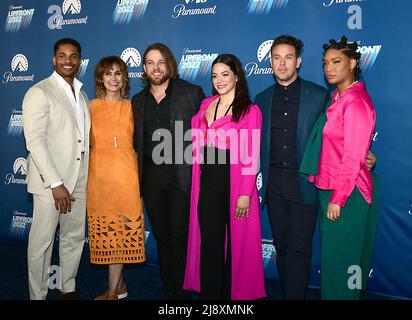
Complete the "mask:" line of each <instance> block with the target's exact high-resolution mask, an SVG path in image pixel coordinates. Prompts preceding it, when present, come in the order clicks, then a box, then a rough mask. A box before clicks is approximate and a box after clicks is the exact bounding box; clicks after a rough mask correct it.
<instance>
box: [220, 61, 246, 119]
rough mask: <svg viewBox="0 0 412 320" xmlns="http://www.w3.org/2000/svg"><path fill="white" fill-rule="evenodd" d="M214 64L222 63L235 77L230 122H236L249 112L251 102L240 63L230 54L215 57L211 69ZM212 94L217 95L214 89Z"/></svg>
mask: <svg viewBox="0 0 412 320" xmlns="http://www.w3.org/2000/svg"><path fill="white" fill-rule="evenodd" d="M216 63H223V64H225V65H227V66H228V67H229V68H230V70H232V71H233V73H234V74H235V76H236V77H237V82H236V88H235V98H234V99H233V103H232V120H233V121H234V122H238V121H239V120H240V119H241V118H242V117H243V116H244V115H245V114H247V113H248V112H249V108H250V104H251V103H252V101H250V96H249V89H248V86H247V82H246V78H245V73H244V72H243V67H242V63H241V62H240V60H239V59H238V58H237V57H236V56H235V55H233V54H230V53H225V54H221V55H219V56H217V58H216V59H215V60H214V61H213V63H212V68H213V66H214V65H215V64H216ZM213 93H214V94H217V91H216V89H215V88H214V87H213Z"/></svg>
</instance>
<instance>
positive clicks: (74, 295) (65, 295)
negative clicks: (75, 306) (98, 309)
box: [56, 291, 82, 300]
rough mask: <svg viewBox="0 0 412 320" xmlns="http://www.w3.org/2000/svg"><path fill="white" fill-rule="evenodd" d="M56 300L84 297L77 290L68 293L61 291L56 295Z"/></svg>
mask: <svg viewBox="0 0 412 320" xmlns="http://www.w3.org/2000/svg"><path fill="white" fill-rule="evenodd" d="M56 300H82V298H81V297H80V294H79V293H78V292H77V291H72V292H67V293H62V292H61V291H59V293H58V294H57V296H56Z"/></svg>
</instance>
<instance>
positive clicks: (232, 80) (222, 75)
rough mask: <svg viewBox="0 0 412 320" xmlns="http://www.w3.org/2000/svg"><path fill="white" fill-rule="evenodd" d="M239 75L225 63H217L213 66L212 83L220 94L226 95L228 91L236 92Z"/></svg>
mask: <svg viewBox="0 0 412 320" xmlns="http://www.w3.org/2000/svg"><path fill="white" fill-rule="evenodd" d="M236 81H237V76H236V75H235V73H234V72H233V71H232V70H231V69H230V67H229V66H228V65H226V64H224V63H220V62H219V63H216V64H215V65H214V66H213V68H212V83H213V87H214V88H215V90H216V91H217V92H218V93H219V94H220V95H226V94H228V93H230V94H232V93H233V94H234V92H235V90H236Z"/></svg>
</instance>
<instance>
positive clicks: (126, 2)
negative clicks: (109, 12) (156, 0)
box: [113, 0, 149, 24]
mask: <svg viewBox="0 0 412 320" xmlns="http://www.w3.org/2000/svg"><path fill="white" fill-rule="evenodd" d="M148 4H149V0H117V4H116V8H115V9H114V12H113V24H129V23H130V22H132V21H138V20H140V19H141V18H143V16H144V14H145V12H146V8H147V5H148Z"/></svg>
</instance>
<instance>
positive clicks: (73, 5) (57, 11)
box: [47, 0, 88, 30]
mask: <svg viewBox="0 0 412 320" xmlns="http://www.w3.org/2000/svg"><path fill="white" fill-rule="evenodd" d="M81 10H82V4H81V2H80V0H64V1H63V4H62V6H61V7H60V6H58V5H51V6H49V8H48V9H47V13H49V14H52V15H51V17H50V18H49V20H48V21H47V26H48V28H49V29H51V30H55V29H62V26H65V25H76V24H87V19H88V16H86V17H77V16H78V15H79V14H80V12H81ZM64 15H70V16H72V15H74V16H75V17H74V18H70V19H65V17H64Z"/></svg>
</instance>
